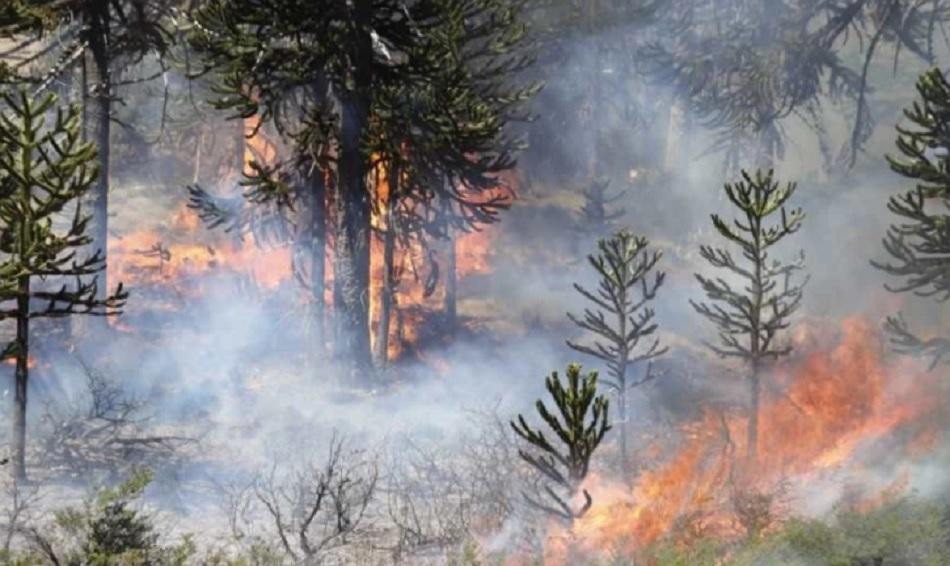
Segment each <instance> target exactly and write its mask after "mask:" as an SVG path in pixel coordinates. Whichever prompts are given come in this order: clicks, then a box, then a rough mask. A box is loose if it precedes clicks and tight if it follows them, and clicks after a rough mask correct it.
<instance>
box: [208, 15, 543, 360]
mask: <svg viewBox="0 0 950 566" xmlns="http://www.w3.org/2000/svg"><path fill="white" fill-rule="evenodd" d="M518 4H520V2H515V3H511V2H502V1H500V0H428V1H425V2H418V3H412V4H408V5H407V4H404V3H401V2H389V1H386V2H381V3H377V4H373V3H371V2H367V1H365V0H357V1H356V2H350V3H342V4H341V3H337V2H318V3H316V4H314V3H313V2H302V1H299V0H296V1H293V2H284V3H281V4H280V5H279V7H280V9H279V10H275V9H274V7H273V6H271V5H269V4H262V3H260V2H256V1H254V0H229V1H225V0H211V1H209V2H207V3H206V4H205V5H204V6H203V7H202V8H201V9H199V10H198V11H197V13H196V16H195V25H194V30H193V34H192V36H191V37H192V45H193V46H195V47H196V48H197V50H198V51H199V52H201V53H202V54H203V55H204V56H205V57H206V58H207V60H208V63H209V65H211V66H213V67H214V69H215V72H216V73H217V76H218V86H217V91H218V92H219V93H220V94H221V96H220V97H219V98H218V99H217V103H218V105H219V107H221V108H225V109H230V110H232V111H234V112H235V114H236V115H237V116H240V117H244V118H247V117H250V116H258V117H260V118H261V123H266V122H271V121H272V122H273V123H274V124H276V125H277V127H278V130H280V131H282V133H284V134H286V135H287V136H288V137H290V138H292V139H294V140H295V143H296V144H297V145H302V146H303V147H300V148H299V149H300V150H301V151H312V149H313V148H314V147H315V145H323V146H328V147H333V148H334V149H335V151H334V152H333V159H332V160H329V163H328V166H329V167H331V168H332V171H333V173H334V175H333V176H334V178H335V180H336V183H335V190H336V194H335V195H334V196H335V198H334V199H333V203H334V205H335V206H336V210H335V211H334V217H335V218H336V220H337V222H336V226H335V228H336V231H337V233H336V235H335V236H336V237H335V239H334V242H335V243H334V245H335V249H334V256H333V257H334V261H335V265H334V273H335V277H334V293H333V296H334V301H335V305H334V306H335V308H334V311H335V313H337V316H338V318H339V319H340V320H339V322H341V324H340V327H341V334H342V336H343V340H342V341H341V346H342V347H341V348H340V349H339V352H338V353H339V354H340V355H342V356H343V357H344V358H345V359H347V360H350V361H351V362H353V364H354V367H353V369H354V370H355V371H356V372H357V373H359V374H361V375H364V376H365V375H370V371H369V370H370V368H371V359H372V355H371V351H370V339H369V337H370V332H369V312H368V310H369V309H368V303H369V301H368V300H367V297H368V294H369V284H370V281H369V276H370V273H369V250H370V246H369V241H370V230H371V225H370V219H371V211H372V205H373V202H372V200H373V199H372V190H371V189H372V187H371V186H370V184H369V183H368V178H369V177H370V175H369V174H370V173H371V172H372V170H373V167H374V164H375V163H376V162H377V161H378V162H381V163H383V164H384V165H385V166H386V168H387V170H390V171H392V170H396V169H398V170H400V171H401V172H402V175H400V176H399V177H398V178H397V179H396V180H397V181H398V183H399V184H400V185H405V186H404V187H403V186H400V187H391V190H392V191H393V193H394V194H397V195H406V198H412V199H413V201H415V202H417V203H421V204H420V207H422V208H423V209H424V211H423V212H425V213H428V212H431V211H433V210H435V207H434V206H433V199H432V198H431V195H432V194H433V193H436V194H438V195H439V198H441V199H444V200H446V201H451V202H452V203H453V206H451V207H447V208H448V209H451V210H454V211H455V217H454V219H453V221H454V222H455V223H457V224H466V223H471V222H477V221H482V220H484V219H485V218H491V217H493V215H494V214H496V211H497V209H498V207H497V206H494V205H495V204H496V203H494V202H492V201H491V200H490V199H478V198H472V196H471V195H470V194H467V193H469V192H470V191H472V190H475V192H478V191H482V190H483V189H484V188H485V187H486V186H488V184H489V181H492V183H491V185H492V186H494V184H496V183H497V180H494V179H492V177H493V175H494V174H496V173H498V172H499V171H503V170H506V169H510V168H511V167H512V166H513V165H514V162H513V160H512V159H511V157H510V146H509V143H508V140H507V139H506V138H505V136H504V134H503V129H504V126H505V125H506V123H507V121H508V120H511V119H513V118H514V114H515V109H516V108H517V107H518V106H519V105H520V104H521V103H522V102H523V100H524V99H525V98H526V97H527V96H529V95H530V93H531V92H532V89H530V88H526V89H522V88H518V87H512V86H511V82H512V81H510V80H509V79H510V77H512V76H513V75H514V74H515V73H516V72H517V71H518V70H520V69H521V68H522V67H523V66H524V65H525V64H526V59H525V58H523V57H520V56H515V55H511V54H510V52H511V51H512V50H514V49H515V47H517V46H518V45H519V44H520V42H521V41H522V40H523V39H522V38H523V37H524V31H523V26H522V25H521V24H520V23H519V22H518V20H517V14H518V9H517V5H518ZM315 85H317V86H319V88H318V89H317V90H319V91H320V94H319V96H316V97H314V98H313V99H311V100H308V101H305V103H304V104H299V102H300V101H301V97H300V96H298V93H299V92H300V90H301V89H307V88H315ZM301 117H302V119H297V118H301ZM511 145H513V144H511ZM403 148H408V152H407V153H404V150H403ZM404 155H408V156H409V159H408V160H405V157H404ZM401 160H405V161H406V162H405V163H397V161H401ZM443 178H449V179H455V180H458V181H459V182H456V183H452V182H449V183H445V184H441V183H437V182H435V181H436V180H438V179H443ZM476 196H477V195H476ZM460 209H461V210H460ZM419 218H426V219H427V220H431V218H430V217H428V216H423V215H419ZM397 224H398V222H397ZM429 224H430V226H433V225H436V224H438V223H433V222H429ZM442 224H443V225H444V224H445V223H444V222H443V223H442ZM337 301H338V302H337ZM336 307H338V308H336Z"/></svg>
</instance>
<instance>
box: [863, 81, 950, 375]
mask: <svg viewBox="0 0 950 566" xmlns="http://www.w3.org/2000/svg"><path fill="white" fill-rule="evenodd" d="M917 93H918V97H919V100H917V101H915V102H914V104H913V106H912V107H910V108H908V109H905V110H904V116H906V117H907V119H908V120H909V121H910V126H905V127H902V126H898V127H897V133H898V136H897V149H898V151H900V153H901V155H902V157H896V158H895V157H891V156H888V157H887V161H888V163H890V166H891V169H893V170H894V171H895V172H897V173H898V174H900V175H902V176H904V177H907V178H908V179H912V180H914V181H915V182H916V186H915V187H914V188H913V189H911V190H908V191H906V192H904V193H902V194H900V195H896V196H893V197H891V199H890V201H889V202H888V203H887V208H888V210H890V211H891V212H893V213H894V214H895V215H897V216H898V217H899V219H900V220H899V223H898V224H894V225H892V226H891V227H890V229H889V230H888V232H887V236H886V237H885V238H884V249H885V250H887V253H888V254H889V255H890V256H891V261H890V262H874V261H872V262H871V263H872V264H873V265H874V266H875V267H877V268H879V269H881V270H883V271H885V272H886V273H888V274H889V275H892V276H894V277H898V278H901V279H903V282H902V283H901V284H900V285H897V286H885V287H886V288H887V289H888V290H889V291H892V292H895V293H903V292H907V291H911V292H913V293H914V294H915V295H919V296H922V297H934V298H935V299H936V300H937V301H939V302H944V301H946V300H947V299H948V298H950V214H948V211H950V84H948V83H947V79H946V77H944V75H943V73H942V72H941V71H940V70H939V69H932V70H930V71H928V72H926V73H924V74H923V75H921V77H920V78H919V79H918V81H917ZM885 326H886V328H887V330H888V332H889V333H890V335H891V340H892V342H893V343H894V344H895V346H896V347H897V349H898V350H900V351H903V352H905V353H909V354H915V355H921V356H926V357H929V358H931V367H936V365H937V364H939V363H940V361H941V360H943V358H944V357H945V356H946V355H947V354H948V353H950V339H948V338H947V337H945V336H936V337H931V338H921V337H920V336H918V335H917V334H915V333H914V332H913V331H911V329H910V327H909V326H908V324H907V322H906V321H905V320H904V318H903V316H901V315H897V316H894V317H888V319H887V323H886V325H885Z"/></svg>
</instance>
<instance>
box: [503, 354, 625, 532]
mask: <svg viewBox="0 0 950 566" xmlns="http://www.w3.org/2000/svg"><path fill="white" fill-rule="evenodd" d="M545 386H546V387H547V390H548V393H550V394H551V398H552V400H553V401H554V405H555V411H556V413H555V412H552V410H550V409H548V407H547V406H546V405H545V404H544V401H542V400H540V399H539V400H538V401H537V402H536V404H535V406H536V408H537V410H538V414H539V415H540V416H541V419H542V420H543V421H544V422H545V424H547V426H548V428H550V429H551V431H552V432H553V434H554V436H555V437H556V440H555V439H554V438H553V437H552V438H549V437H548V436H545V434H544V432H543V431H542V430H540V429H537V430H535V429H532V428H531V427H530V426H529V425H528V423H527V422H526V421H525V418H524V416H523V415H518V421H517V422H515V421H512V422H511V428H513V429H514V431H515V433H516V434H517V435H518V436H520V437H521V438H523V439H524V440H525V441H527V443H528V444H529V445H530V446H531V447H532V448H534V450H533V451H528V450H519V451H518V454H519V455H520V456H521V458H522V459H523V460H524V461H525V462H527V463H528V464H529V465H530V466H531V467H532V468H534V469H535V470H537V471H538V473H540V475H541V479H542V481H544V482H549V483H546V484H545V485H543V487H542V486H539V487H538V488H537V489H536V493H535V494H533V495H530V494H527V493H525V494H524V496H525V500H526V501H527V502H528V504H529V505H531V506H532V507H534V508H536V509H540V510H541V511H544V512H545V513H548V514H551V515H553V516H555V517H559V518H561V519H564V520H566V521H573V520H574V519H577V518H580V517H582V516H583V515H584V513H586V512H587V511H588V510H589V509H590V506H591V504H592V503H593V500H592V498H591V496H590V493H588V492H587V490H586V489H585V490H583V491H582V493H583V496H584V503H583V504H582V505H581V507H580V508H574V507H572V505H571V499H572V498H573V497H574V496H575V495H576V494H577V490H578V489H579V488H580V484H581V482H582V481H583V480H584V478H585V477H587V472H588V471H589V469H590V462H591V457H592V456H593V454H594V451H595V450H596V449H597V447H598V446H600V442H601V440H603V438H604V435H605V434H607V431H608V430H610V424H609V423H608V416H607V411H608V401H607V398H606V397H605V396H603V395H598V394H597V372H595V371H592V372H590V373H588V374H587V375H586V376H582V375H581V366H580V365H578V364H571V365H569V366H568V367H567V387H565V384H564V383H562V382H561V379H560V377H559V376H558V374H557V372H556V371H555V372H552V373H551V375H550V376H549V377H548V378H547V380H546V381H545ZM588 415H589V420H588ZM552 440H553V443H552ZM558 441H559V442H558ZM557 444H560V445H561V446H557ZM552 484H553V487H552Z"/></svg>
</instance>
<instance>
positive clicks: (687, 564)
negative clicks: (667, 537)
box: [642, 539, 723, 566]
mask: <svg viewBox="0 0 950 566" xmlns="http://www.w3.org/2000/svg"><path fill="white" fill-rule="evenodd" d="M722 547H723V545H722V544H721V543H718V542H715V541H712V540H706V539H703V540H698V541H695V542H693V543H692V544H690V545H677V544H675V543H673V542H670V541H662V542H659V543H656V544H653V545H650V546H649V547H647V548H646V549H645V550H644V551H643V553H642V558H643V561H644V563H646V564H650V565H651V566H718V565H720V564H722V554H723V549H722Z"/></svg>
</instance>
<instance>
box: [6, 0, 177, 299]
mask: <svg viewBox="0 0 950 566" xmlns="http://www.w3.org/2000/svg"><path fill="white" fill-rule="evenodd" d="M14 4H15V6H14V8H13V10H12V12H13V13H16V14H17V15H18V17H16V18H3V17H2V16H0V35H2V34H3V33H7V34H13V35H16V36H17V42H18V45H19V47H20V48H27V47H30V48H31V49H32V50H33V51H35V52H37V53H40V54H43V53H47V52H52V53H57V51H58V57H57V59H56V62H55V64H53V65H52V66H50V67H49V68H44V69H41V72H40V74H39V76H31V77H25V78H27V79H29V80H30V82H33V83H38V84H39V87H40V88H41V89H42V88H45V87H47V86H49V85H50V84H51V83H52V82H53V81H54V80H56V79H61V78H62V77H63V76H64V75H66V74H67V73H68V72H70V71H71V70H72V69H74V68H75V67H76V66H77V65H79V66H80V67H81V71H82V78H83V81H82V84H81V96H82V100H83V104H84V105H85V113H84V117H83V120H84V124H83V127H84V128H85V130H86V132H85V135H86V137H88V138H89V139H91V140H92V141H94V142H95V144H96V147H97V152H96V159H97V161H98V165H99V175H98V176H97V177H96V180H95V183H94V184H93V185H92V187H91V188H90V190H89V194H88V198H89V200H90V208H91V212H92V222H91V225H90V227H89V232H90V235H91V237H92V239H93V242H94V243H95V245H96V246H97V247H99V248H101V249H102V254H103V259H105V258H106V254H107V253H108V251H107V243H108V242H107V240H108V237H109V228H108V221H109V220H108V219H109V193H110V190H109V178H110V170H111V168H112V166H111V155H112V143H111V141H112V123H113V121H114V120H115V116H114V112H113V110H114V107H115V104H114V103H115V102H116V101H120V100H121V99H119V98H118V90H119V89H120V88H121V87H123V86H127V85H130V84H135V83H140V82H146V81H148V80H152V79H157V78H159V77H162V76H164V73H163V72H159V73H154V74H153V75H151V76H150V77H147V78H143V77H138V76H135V74H134V72H131V71H132V70H133V69H138V68H139V64H140V63H142V61H143V60H144V59H145V58H146V57H148V56H150V55H154V56H157V57H158V61H159V63H160V66H161V68H162V71H164V68H165V66H164V63H162V58H163V56H164V54H165V52H166V50H167V49H168V47H169V43H170V40H171V38H170V35H169V32H168V30H166V29H165V27H164V22H163V19H164V18H165V17H166V16H168V15H169V14H170V13H171V11H172V8H173V7H174V6H175V4H176V3H175V2H170V1H168V0H29V1H28V2H15V3H14ZM16 5H18V6H16ZM51 30H55V34H56V37H57V40H56V41H55V42H54V41H50V40H48V39H47V34H49V33H50V32H51ZM21 36H22V37H21ZM44 42H49V44H48V45H47V44H44ZM36 59H37V56H36V55H30V56H27V57H26V60H27V61H31V62H32V61H35V60H36ZM105 275H106V274H104V273H103V274H102V279H103V280H105V279H106V277H105ZM104 290H105V289H104V287H103V288H99V291H104ZM98 298H99V299H101V300H105V296H104V293H103V294H101V295H100V296H99V297H98Z"/></svg>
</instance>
